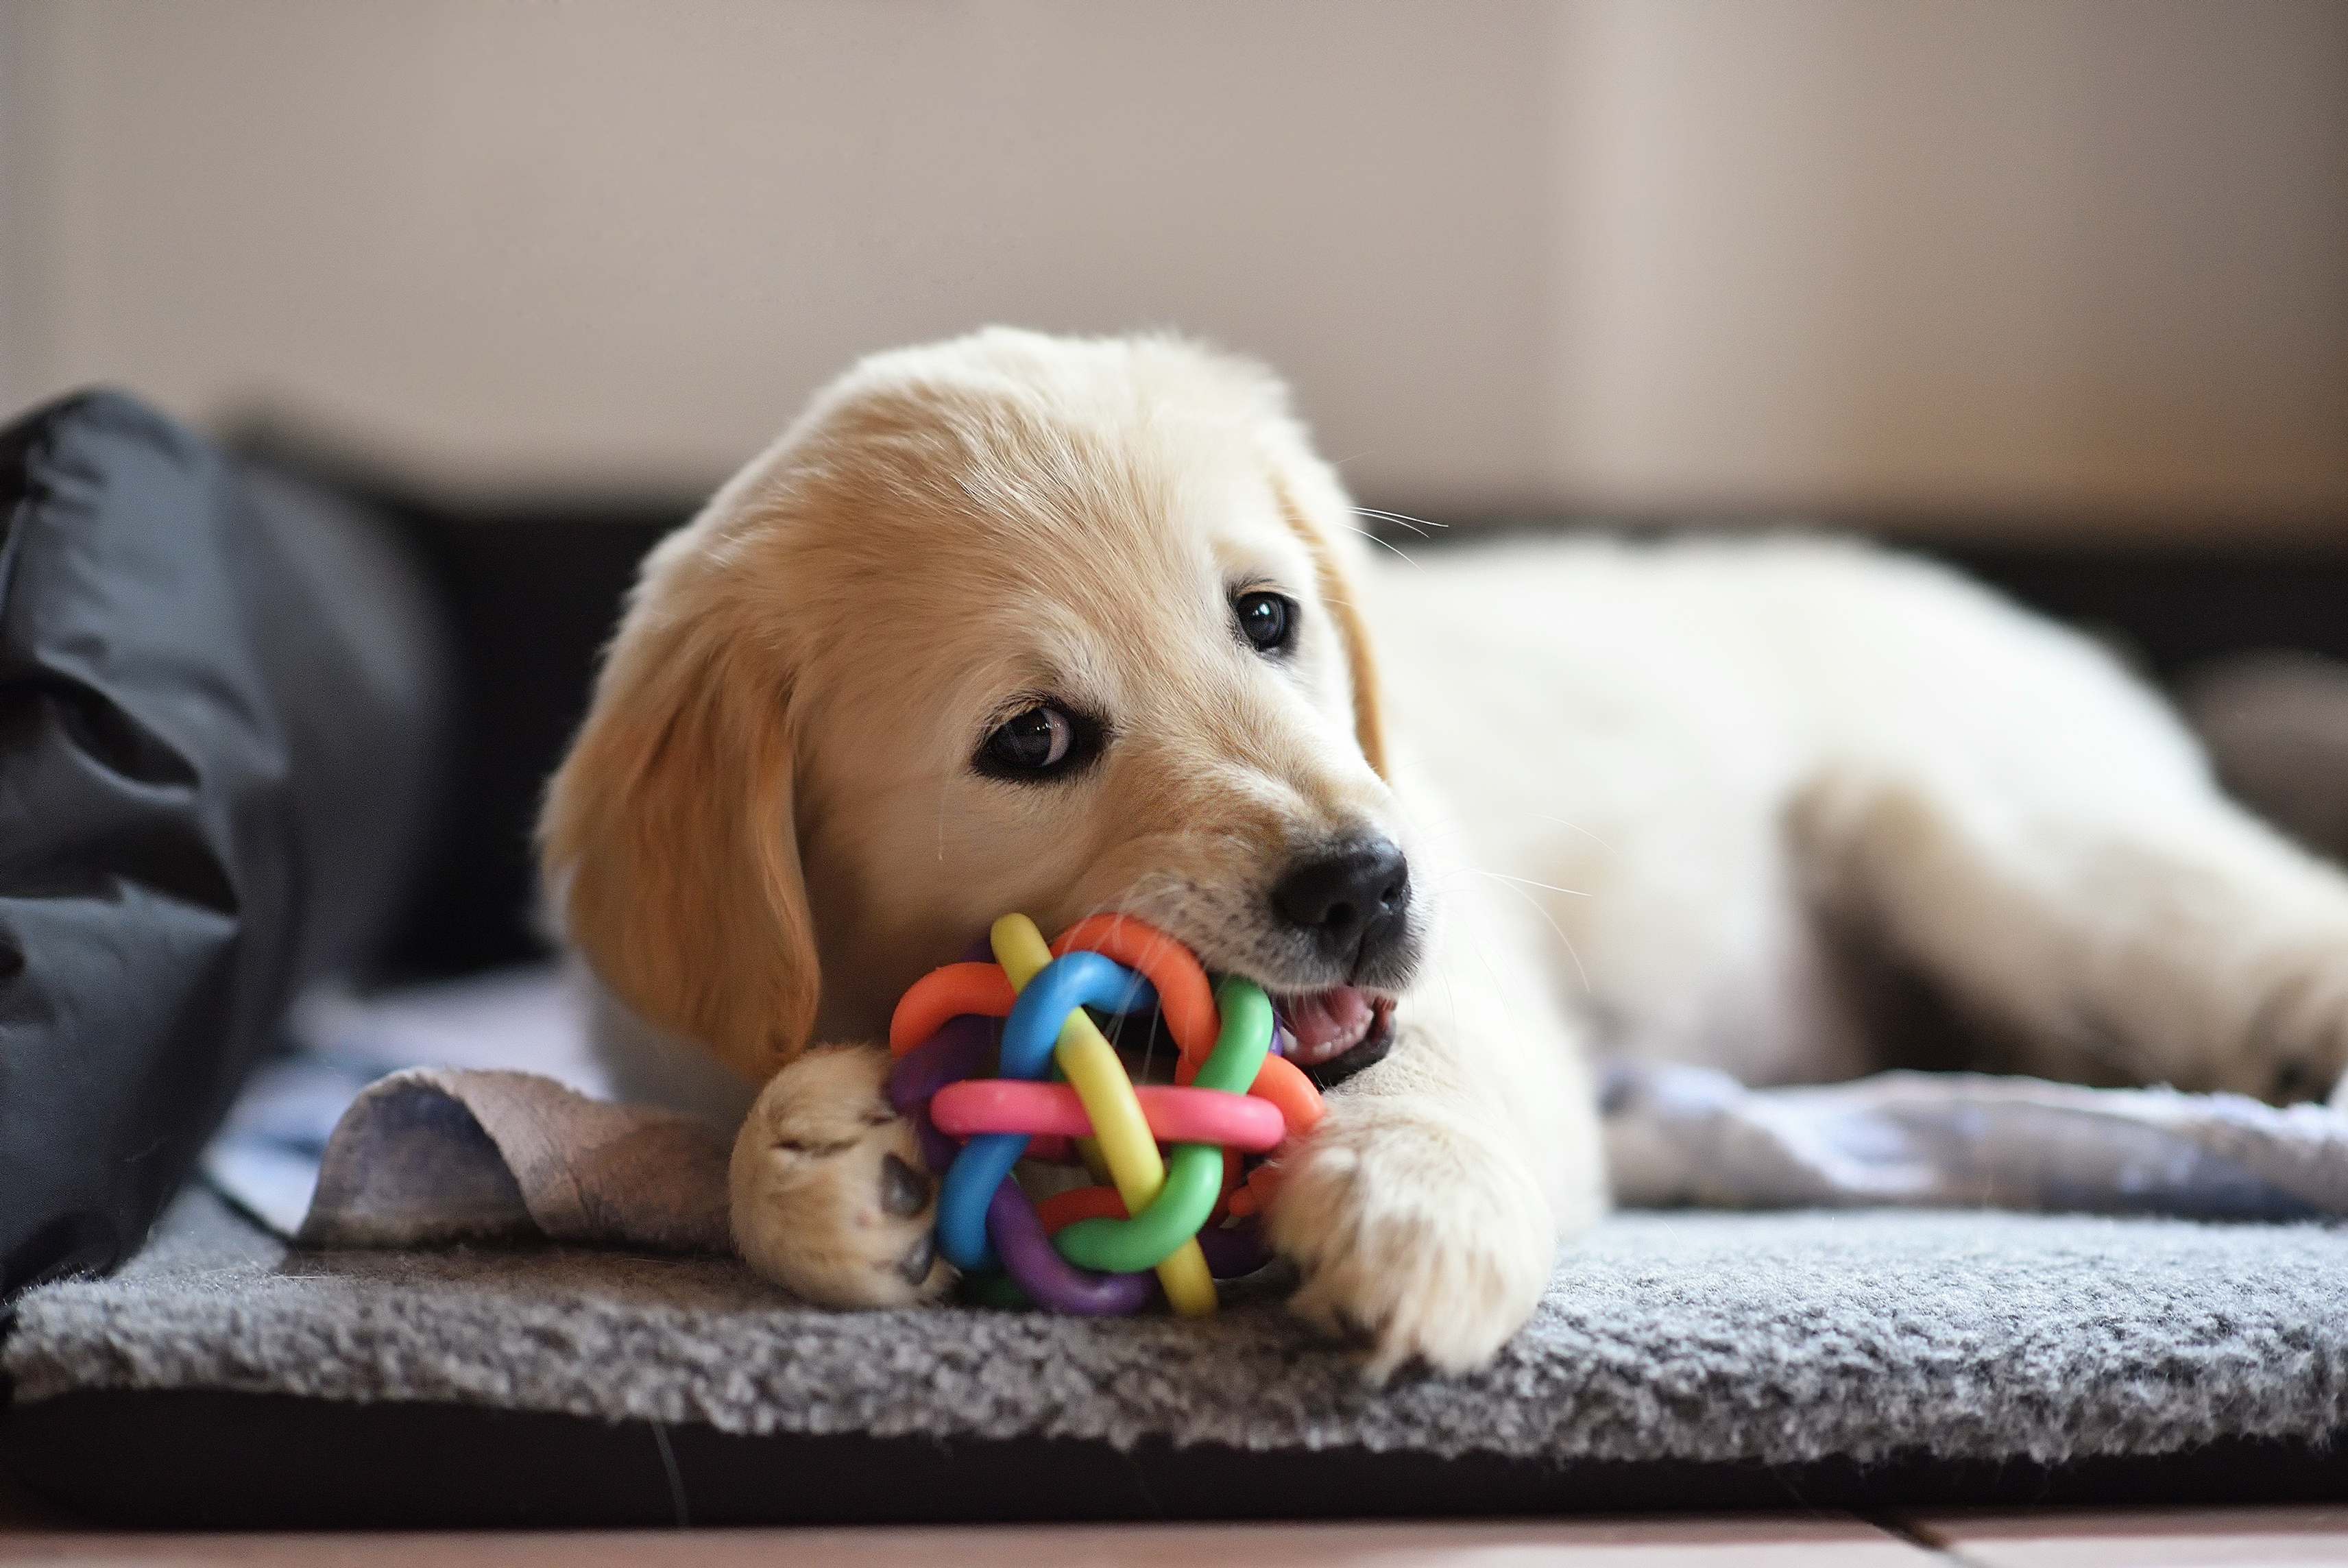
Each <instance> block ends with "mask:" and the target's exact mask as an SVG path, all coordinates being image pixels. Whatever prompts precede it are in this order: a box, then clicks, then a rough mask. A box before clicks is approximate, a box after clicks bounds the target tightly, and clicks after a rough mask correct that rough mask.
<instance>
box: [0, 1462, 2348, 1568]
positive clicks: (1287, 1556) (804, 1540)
mask: <svg viewBox="0 0 2348 1568" xmlns="http://www.w3.org/2000/svg"><path fill="white" fill-rule="evenodd" d="M0 1563H121V1564H129V1563H139V1564H148V1563H153V1564H164V1563H249V1564H255V1565H267V1564H274V1563H288V1564H291V1563H318V1564H324V1565H328V1568H345V1565H347V1568H375V1565H377V1564H381V1565H383V1568H392V1565H395V1564H397V1565H403V1568H409V1565H413V1568H421V1565H424V1564H430V1565H432V1568H468V1565H469V1564H474V1563H514V1564H545V1565H546V1568H558V1565H560V1568H607V1565H608V1568H671V1565H674V1568H735V1565H736V1564H749V1563H761V1564H765V1563H789V1564H791V1568H882V1565H884V1564H896V1563H907V1564H922V1565H929V1564H937V1565H940V1568H1078V1565H1080V1564H1082V1565H1090V1564H1096V1563H1098V1564H1115V1565H1117V1568H1173V1565H1175V1564H1189V1563H1200V1564H1208V1565H1210V1568H1243V1565H1245V1564H1251V1563H1268V1564H1273V1565H1276V1568H1354V1565H1361V1568H1371V1565H1375V1568H1537V1565H1543V1564H1548V1563H1572V1564H1580V1565H1586V1568H1595V1565H1606V1564H1620V1565H1622V1568H1677V1565H1681V1564H1704V1565H1705V1568H1726V1565H1727V1564H1730V1563H1737V1564H1745V1563H1752V1564H1757V1565H1759V1568H1780V1565H1782V1568H1878V1565H1880V1568H1896V1565H1899V1564H1909V1565H1911V1568H1922V1565H1926V1564H1933V1563H1938V1564H1941V1565H1942V1568H1949V1565H1956V1564H1962V1565H1963V1568H2075V1565H2077V1568H2084V1565H2086V1564H2096V1565H2097V1568H2102V1565H2106V1564H2128V1565H2141V1568H2199V1565H2201V1564H2210V1565H2212V1568H2214V1565H2217V1564H2253V1563H2348V1506H2342V1507H2325V1508H2241V1509H2131V1510H2112V1509H2096V1510H2065V1509H2048V1510H2038V1511H2016V1510H1997V1511H1982V1512H1976V1513H1916V1514H1903V1515H1898V1516H1887V1517H1883V1518H1877V1519H1859V1518H1855V1517H1851V1516H1849V1515H1838V1514H1812V1515H1802V1514H1748V1515H1702V1514H1698V1515H1688V1516H1685V1517H1676V1518H1675V1517H1643V1518H1624V1519H1591V1520H1530V1521H1521V1520H1519V1521H1495V1522H1481V1523H1472V1524H1467V1523H1442V1524H1386V1523H1378V1524H1228V1525H1224V1524H1147V1525H1119V1526H1103V1525H986V1526H972V1527H964V1528H935V1527H924V1528H919V1529H901V1530H891V1529H860V1530H694V1531H641V1530H628V1531H616V1530H615V1531H596V1532H578V1531H539V1532H425V1531H418V1532H407V1533H399V1532H380V1533H370V1534H347V1533H291V1532H289V1533H283V1534H268V1533H252V1532H241V1533H234V1534H229V1533H222V1534H184V1533H176V1532H174V1533H150V1532H131V1531H115V1530H93V1529H89V1528H86V1527H84V1526H81V1525H79V1524H77V1523H76V1522H74V1521H72V1520H69V1519H67V1518H64V1517H62V1516H60V1515H58V1514H57V1513H55V1512H54V1511H50V1510H48V1509H46V1507H44V1506H43V1505H42V1504H41V1503H40V1502H38V1501H36V1500H35V1499H33V1498H31V1497H29V1496H27V1495H26V1494H25V1493H24V1492H22V1491H15V1490H14V1489H13V1488H11V1487H10V1486H9V1484H8V1482H7V1481H6V1480H5V1477H0Z"/></svg>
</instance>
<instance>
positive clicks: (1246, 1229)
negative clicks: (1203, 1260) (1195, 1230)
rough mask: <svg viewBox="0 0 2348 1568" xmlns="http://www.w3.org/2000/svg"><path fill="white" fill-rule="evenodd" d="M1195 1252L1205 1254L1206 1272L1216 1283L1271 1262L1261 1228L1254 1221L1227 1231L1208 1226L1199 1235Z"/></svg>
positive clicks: (1251, 1272) (1233, 1226)
mask: <svg viewBox="0 0 2348 1568" xmlns="http://www.w3.org/2000/svg"><path fill="white" fill-rule="evenodd" d="M1199 1250H1200V1252H1202V1253H1206V1254H1207V1272H1208V1273H1209V1274H1211V1275H1213V1276H1214V1277H1215V1278H1217V1279H1237V1278H1239V1277H1240V1275H1241V1274H1253V1273H1255V1271H1256V1270H1258V1269H1260V1268H1262V1267H1263V1265H1264V1264H1268V1263H1270V1262H1271V1261H1272V1248H1271V1247H1270V1246H1268V1245H1266V1244H1265V1243H1264V1239H1263V1226H1262V1224H1261V1223H1259V1222H1256V1221H1254V1220H1249V1221H1246V1222H1243V1223H1241V1224H1237V1225H1232V1226H1230V1227H1228V1228H1225V1227H1220V1226H1215V1225H1210V1226H1208V1227H1207V1228H1206V1229H1205V1230H1203V1231H1200V1233H1199Z"/></svg>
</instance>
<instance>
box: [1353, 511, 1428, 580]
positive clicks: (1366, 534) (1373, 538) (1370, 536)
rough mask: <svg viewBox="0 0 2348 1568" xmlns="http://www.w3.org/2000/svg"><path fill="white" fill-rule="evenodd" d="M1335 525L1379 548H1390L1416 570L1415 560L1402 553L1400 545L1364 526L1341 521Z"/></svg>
mask: <svg viewBox="0 0 2348 1568" xmlns="http://www.w3.org/2000/svg"><path fill="white" fill-rule="evenodd" d="M1337 526H1338V527H1340V528H1343V529H1344V531H1346V532H1348V533H1358V534H1360V535H1361V536H1362V537H1363V538H1364V539H1366V540H1368V541H1369V542H1371V543H1372V544H1375V545H1377V546H1378V547H1379V548H1380V549H1383V550H1391V551H1393V552H1394V553H1395V556H1396V557H1397V558H1398V559H1399V560H1400V561H1401V562H1402V563H1403V564H1404V565H1406V566H1408V567H1411V568H1412V569H1414V570H1417V569H1418V562H1416V561H1413V560H1412V559H1411V558H1410V557H1409V556H1407V555H1405V554H1403V552H1402V549H1401V547H1400V546H1398V545H1395V544H1390V543H1388V542H1386V541H1385V540H1383V539H1380V538H1379V537H1378V536H1377V535H1376V534H1375V533H1372V532H1371V531H1369V530H1368V529H1366V528H1354V527H1352V526H1351V525H1349V524H1346V523H1342V522H1341V523H1339V524H1338V525H1337Z"/></svg>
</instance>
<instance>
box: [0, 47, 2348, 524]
mask: <svg viewBox="0 0 2348 1568" xmlns="http://www.w3.org/2000/svg"><path fill="white" fill-rule="evenodd" d="M989 321H1010V322H1016V323H1022V324H1026V325H1035V326H1041V327H1048V328H1053V329H1058V330H1070V331H1097V330H1110V329H1117V328H1125V327H1132V326H1140V325H1178V326H1180V327H1183V328H1185V329H1188V330H1190V331H1193V332H1197V333H1200V334H1204V335H1209V336H1211V337H1213V338H1216V339H1219V340H1220V341H1222V342H1224V343H1226V344H1228V345H1230V346H1235V347H1239V348H1243V349H1246V350H1249V351H1251V352H1253V353H1256V354H1259V355H1262V356H1264V357H1266V358H1268V359H1270V360H1272V362H1273V363H1274V364H1276V365H1277V366H1280V367H1281V368H1282V369H1283V370H1284V371H1285V372H1286V373H1287V374H1288V375H1289V376H1290V377H1292V379H1293V380H1294V381H1295V383H1296V384H1297V386H1298V388H1299V391H1300V393H1301V395H1302V397H1303V404H1304V407H1305V409H1306V412H1307V413H1308V415H1309V416H1310V417H1311V418H1312V419H1313V422H1314V424H1315V426H1316V428H1318V430H1319V433H1320V435H1321V438H1322V441H1323V446H1324V449H1326V450H1327V451H1328V452H1329V453H1330V455H1331V456H1333V457H1335V458H1338V459H1343V461H1344V472H1345V474H1346V475H1347V476H1348V478H1349V479H1350V480H1351V481H1352V482H1353V484H1354V487H1355V489H1356V490H1357V491H1359V492H1360V494H1361V495H1362V496H1363V498H1364V499H1365V500H1374V501H1377V502H1379V503H1381V504H1387V505H1395V506H1401V507H1405V508H1410V509H1426V510H1431V511H1435V512H1436V513H1437V515H1444V516H1454V517H1468V516H1473V515H1476V514H1479V513H1489V512H1494V511H1509V510H1533V511H1588V510H1600V511H1614V512H1621V513H1631V514H1656V515H1661V514H1667V513H1672V512H1676V511H1687V510H1694V511H1706V512H1770V511H1775V512H1784V511H1821V512H1825V513H1828V514H1835V515H1841V516H1846V517H1855V518H1865V519H1869V520H1874V521H1880V522H1884V523H1887V524H1889V525H1891V526H1894V527H1899V526H1907V527H1911V528H1914V529H1918V530H1921V531H1941V532H1962V531H1975V532H1982V531H1988V532H1997V531H2007V532H2011V531H2016V530H2024V529H2026V530H2029V531H2033V532H2034V534H2036V535H2039V536H2060V535H2064V534H2066V533H2068V534H2074V535H2080V534H2099V533H2100V534H2108V533H2110V532H2111V531H2132V532H2135V533H2138V534H2146V535H2154V534H2157V535H2162V536H2167V537H2178V538H2209V539H2219V538H2225V539H2240V538H2241V537H2244V536H2254V535H2277V536H2290V535H2295V536H2302V537H2306V536H2315V535H2322V536H2324V537H2329V538H2343V539H2348V3H2343V0H2228V3H2226V4H2222V5H2219V4H2203V3H2199V0H1902V3H1898V4H1892V3H1886V0H1479V3H1478V4H1472V5H1469V4H1457V3H1453V0H1414V3H1373V0H1285V3H1277V4H1261V3H1251V0H1185V3H1184V4H1180V5H1143V4H1097V3H1086V0H886V3H872V0H790V3H784V0H763V3H757V4H749V3H742V4H736V3H731V0H663V3H658V4H655V3H653V0H643V3H639V4H612V3H602V0H571V3H567V4H559V5H558V4H519V3H509V4H488V3H480V0H476V3H458V0H407V3H404V4H398V5H384V4H376V3H357V0H211V3H208V4H204V5H186V4H178V3H174V0H143V3H140V0H0V401H5V402H6V403H7V404H9V405H10V406H11V407H15V406H18V405H22V404H24V403H26V402H29V401H31V400H32V399H34V398H36V397H43V396H46V395H47V394H49V393H52V392H55V391H58V390H62V389H65V388H67V387H73V386H77V385H80V384H83V383H87V382H90V381H96V380H106V381H112V382H116V383H118V384H121V385H124V386H127V387H131V388H133V389H134V390H137V391H139V392H141V393H143V394H145V395H147V396H149V397H153V398H155V399H158V400H160V401H161V402H162V403H164V404H165V405H166V406H168V407H171V408H173V409H175V410H177V411H179V412H181V413H183V414H186V415H190V416H191V417H195V418H200V419H204V420H208V421H211V422H214V423H221V422H234V421H240V420H248V419H252V418H258V417H265V418H271V419H273V420H277V421H280V422H282V423H285V424H289V425H291V426H293V427H294V428H300V429H304V430H308V431H311V432H314V433H315V434H317V435H320V436H322V437H324V438H329V439H331V440H333V441H335V443H337V444H340V445H343V446H345V447H348V448H351V449H356V450H359V451H363V452H366V453H367V454H369V455H371V456H373V457H374V458H376V459H378V460H380V461H383V462H385V463H387V464H390V465H392V466H393V467H395V468H396V469H398V470H400V471H403V472H406V473H408V474H410V475H412V476H414V477H415V478H416V479H417V480H418V481H419V482H422V483H424V484H427V485H428V486H430V487H433V488H435V489H438V490H441V491H444V492H446V493H448V494H449V495H451V496H458V497H463V496H496V497H511V496H521V495H528V496H530V497H534V498H541V499H542V498H544V497H546V496H548V495H550V494H564V495H582V496H584V495H596V496H621V495H625V496H632V497H653V496H660V497H667V496H674V495H678V494H683V493H685V492H690V491H697V490H702V489H704V488H705V487H707V486H708V485H709V484H711V483H713V482H714V481H715V480H716V479H717V478H719V477H721V476H722V475H723V474H724V473H725V472H726V470H727V469H730V468H731V467H732V466H733V465H734V464H735V463H736V462H738V461H739V460H740V459H742V458H744V457H746V456H747V454H748V453H749V452H751V451H752V450H754V449H756V448H757V446H759V445H760V444H761V443H762V442H763V441H764V440H765V439H766V438H767V437H768V436H769V435H771V433H772V432H773V431H774V430H775V429H776V428H778V426H779V425H780V424H781V423H782V422H783V421H784V420H785V419H787V418H788V417H789V415H790V414H791V412H792V411H793V409H794V408H795V407H797V406H798V403H799V402H800V401H801V400H802V399H803V398H804V397H805V396H806V395H807V393H808V391H809V390H810V389H811V388H812V387H814V386H816V385H817V384H818V383H819V381H821V380H822V379H824V378H825V377H828V376H829V375H830V374H831V373H833V372H834V371H836V370H837V369H839V367H840V366H843V365H844V364H845V363H846V362H847V361H848V360H850V358H852V357H853V356H856V355H858V354H859V353H861V352H863V351H866V350H869V349H872V348H877V347H882V346H890V345H893V344H897V343H901V342H905V341H908V340H912V339H918V338H922V337H928V336H933V335H941V334H945V333H950V332H954V331H958V330H961V329H963V328H965V327H968V326H972V325H978V324H980V323H983V322H989Z"/></svg>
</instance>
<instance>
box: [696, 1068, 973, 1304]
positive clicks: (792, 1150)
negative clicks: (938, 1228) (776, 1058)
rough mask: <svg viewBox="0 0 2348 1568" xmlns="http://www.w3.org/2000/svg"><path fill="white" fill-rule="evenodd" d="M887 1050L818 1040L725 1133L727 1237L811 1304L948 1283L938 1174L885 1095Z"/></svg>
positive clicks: (896, 1296)
mask: <svg viewBox="0 0 2348 1568" xmlns="http://www.w3.org/2000/svg"><path fill="white" fill-rule="evenodd" d="M888 1078H889V1053H888V1052H887V1051H885V1050H883V1049H881V1048H880V1047H873V1046H826V1047H818V1048H817V1049H814V1050H810V1051H808V1052H807V1053H806V1054H805V1055H804V1056H802V1057H799V1058H798V1060H797V1061H794V1062H793V1063H791V1065H790V1066H788V1067H787V1068H784V1069H783V1070H782V1071H781V1072H778V1073H777V1074H776V1075H775V1076H774V1078H772V1079H771V1080H770V1081H769V1082H768V1083H767V1087H766V1088H765V1089H764V1090H763V1091H762V1092H761V1093H760V1094H759V1096H758V1099H757V1103H756V1104H755V1105H753V1106H752V1107H751V1108H750V1114H749V1116H748V1117H747V1119H744V1121H743V1123H742V1130H741V1131H740V1133H739V1134H738V1135H737V1136H736V1139H735V1141H734V1160H733V1165H732V1169H731V1172H730V1175H731V1181H732V1188H733V1217H734V1244H735V1246H736V1249H738V1250H739V1251H740V1253H741V1254H742V1257H743V1260H744V1261H745V1262H747V1264H749V1265H750V1266H751V1268H753V1269H755V1270H756V1271H757V1273H758V1274H762V1275H764V1276H765V1277H766V1278H767V1279H770V1280H773V1281H774V1282H775V1283H776V1284H779V1285H782V1286H784V1287H785V1288H786V1289H788V1290H789V1291H791V1292H792V1293H793V1294H795V1295H800V1296H803V1297H805V1298H806V1299H807V1300H808V1301H811V1302H814V1303H816V1304H817V1305H821V1306H843V1307H855V1306H909V1305H914V1304H916V1303H920V1302H925V1301H932V1300H935V1299H936V1298H937V1297H939V1296H941V1295H944V1294H945V1292H946V1290H947V1288H948V1287H949V1286H951V1285H952V1284H953V1267H952V1266H951V1265H950V1264H947V1263H946V1262H945V1260H944V1259H942V1258H941V1257H939V1256H938V1252H937V1245H936V1243H935V1241H934V1240H933V1238H932V1233H931V1227H932V1222H934V1221H935V1219H936V1217H937V1216H936V1182H935V1181H933V1180H932V1177H931V1175H930V1172H929V1171H926V1170H924V1169H923V1168H922V1152H921V1147H920V1145H919V1143H918V1142H917V1141H916V1140H915V1138H914V1136H913V1129H912V1126H911V1123H909V1122H907V1121H906V1120H905V1119H903V1118H902V1117H901V1116H899V1115H898V1114H897V1113H896V1111H895V1110H894V1109H891V1106H890V1104H889V1099H888V1095H887V1092H886V1088H887V1084H888Z"/></svg>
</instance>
